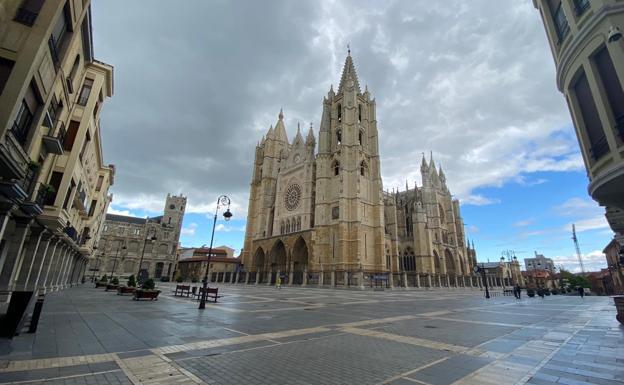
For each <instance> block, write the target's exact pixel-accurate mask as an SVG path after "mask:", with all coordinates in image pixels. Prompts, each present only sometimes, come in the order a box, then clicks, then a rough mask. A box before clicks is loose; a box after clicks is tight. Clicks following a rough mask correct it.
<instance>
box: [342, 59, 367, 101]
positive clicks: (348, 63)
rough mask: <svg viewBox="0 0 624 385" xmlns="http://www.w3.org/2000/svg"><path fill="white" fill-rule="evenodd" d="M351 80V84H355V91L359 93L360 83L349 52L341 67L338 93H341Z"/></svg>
mask: <svg viewBox="0 0 624 385" xmlns="http://www.w3.org/2000/svg"><path fill="white" fill-rule="evenodd" d="M349 52H350V51H349ZM351 81H353V85H354V86H355V91H356V92H357V93H358V94H361V93H362V92H361V91H360V83H359V81H358V78H357V73H356V72H355V66H354V65H353V59H352V58H351V54H350V53H349V54H348V55H347V58H346V60H345V64H344V68H343V69H342V76H341V77H340V85H339V86H338V93H341V92H342V91H343V90H344V88H345V87H346V86H348V85H349V83H350V82H351Z"/></svg>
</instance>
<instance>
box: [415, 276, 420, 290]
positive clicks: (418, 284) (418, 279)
mask: <svg viewBox="0 0 624 385" xmlns="http://www.w3.org/2000/svg"><path fill="white" fill-rule="evenodd" d="M416 287H418V288H420V273H418V274H416Z"/></svg>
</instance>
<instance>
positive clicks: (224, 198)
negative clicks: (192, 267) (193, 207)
mask: <svg viewBox="0 0 624 385" xmlns="http://www.w3.org/2000/svg"><path fill="white" fill-rule="evenodd" d="M225 205H227V209H226V210H225V212H224V213H223V218H224V219H225V220H226V221H229V220H230V218H232V213H231V212H230V198H228V197H227V195H221V196H220V197H219V198H217V209H216V210H215V215H214V219H213V221H212V235H211V236H210V248H208V261H207V262H208V263H206V274H204V280H203V281H202V282H203V283H204V284H203V290H202V293H201V301H200V302H199V308H200V309H205V308H206V291H207V290H208V270H209V269H210V258H211V256H212V242H213V241H214V233H215V226H216V225H217V214H218V213H219V207H221V206H225Z"/></svg>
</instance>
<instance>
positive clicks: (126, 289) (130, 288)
mask: <svg viewBox="0 0 624 385" xmlns="http://www.w3.org/2000/svg"><path fill="white" fill-rule="evenodd" d="M135 290H136V280H135V279H134V275H131V276H130V277H128V282H127V284H126V286H119V287H118V288H117V295H124V294H132V293H134V291H135Z"/></svg>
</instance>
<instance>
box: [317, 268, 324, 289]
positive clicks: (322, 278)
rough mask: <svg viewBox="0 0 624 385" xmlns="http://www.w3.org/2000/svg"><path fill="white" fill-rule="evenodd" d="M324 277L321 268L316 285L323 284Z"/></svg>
mask: <svg viewBox="0 0 624 385" xmlns="http://www.w3.org/2000/svg"><path fill="white" fill-rule="evenodd" d="M324 278H325V274H324V273H323V270H321V272H320V273H319V279H318V285H319V286H323V280H324Z"/></svg>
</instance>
